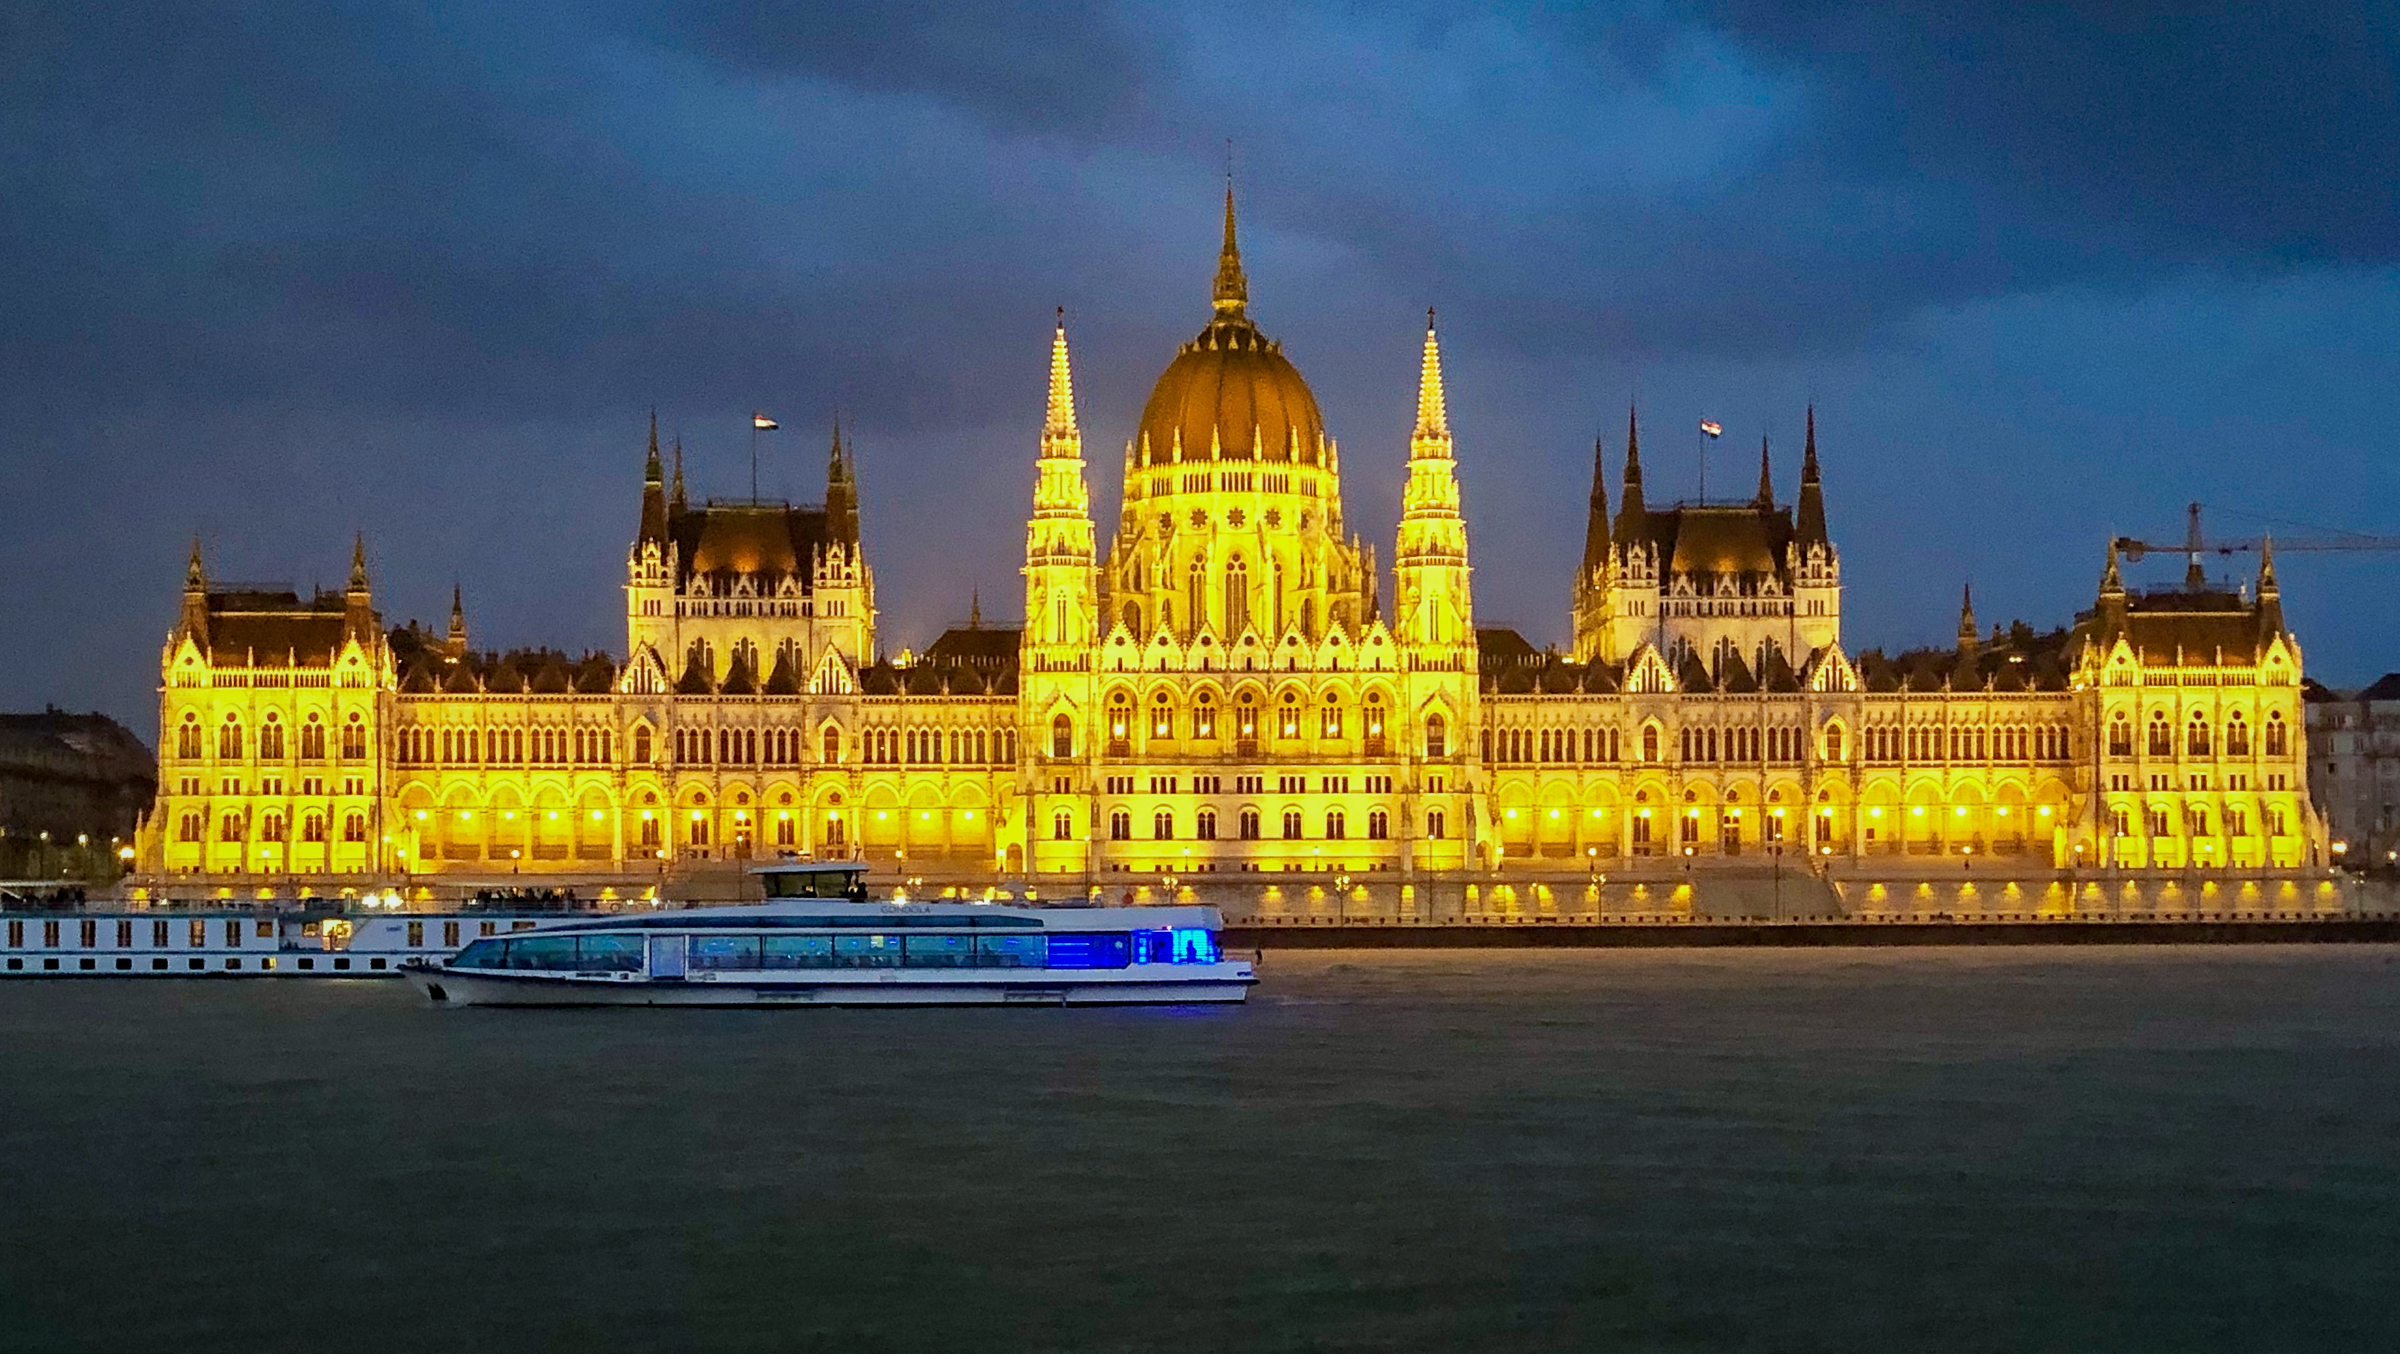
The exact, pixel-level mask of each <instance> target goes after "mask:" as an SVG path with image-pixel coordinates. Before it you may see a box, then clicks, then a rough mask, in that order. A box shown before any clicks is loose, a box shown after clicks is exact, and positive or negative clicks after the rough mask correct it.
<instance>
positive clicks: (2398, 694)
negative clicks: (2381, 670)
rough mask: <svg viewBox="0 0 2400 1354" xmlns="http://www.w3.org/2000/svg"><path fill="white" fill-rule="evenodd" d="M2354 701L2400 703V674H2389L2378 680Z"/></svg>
mask: <svg viewBox="0 0 2400 1354" xmlns="http://www.w3.org/2000/svg"><path fill="white" fill-rule="evenodd" d="M2353 699H2356V700H2362V701H2400V672H2387V673H2385V674H2383V675H2382V676H2381V677H2378V678H2376V679H2375V680H2374V681H2373V682H2372V683H2370V684H2369V685H2368V686H2367V688H2366V689H2365V690H2363V691H2361V692H2359V693H2358V695H2357V696H2356V697H2354V698H2353Z"/></svg>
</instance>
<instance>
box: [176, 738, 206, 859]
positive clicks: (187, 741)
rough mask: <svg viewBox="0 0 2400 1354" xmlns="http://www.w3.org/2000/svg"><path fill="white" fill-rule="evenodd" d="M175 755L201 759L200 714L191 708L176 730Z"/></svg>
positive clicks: (190, 759)
mask: <svg viewBox="0 0 2400 1354" xmlns="http://www.w3.org/2000/svg"><path fill="white" fill-rule="evenodd" d="M175 755H176V756H178V757H181V758H183V759H184V760H185V761H198V760H199V759H200V716H198V715H196V714H194V713H192V712H191V711H189V710H186V711H184V712H183V726H182V727H181V728H179V729H177V730H176V731H175ZM187 840H190V839H188V838H187Z"/></svg>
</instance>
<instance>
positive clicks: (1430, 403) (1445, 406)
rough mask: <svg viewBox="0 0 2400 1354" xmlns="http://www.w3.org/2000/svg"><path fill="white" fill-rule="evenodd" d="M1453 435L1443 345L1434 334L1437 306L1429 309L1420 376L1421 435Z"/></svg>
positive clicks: (1418, 409) (1436, 436) (1427, 310)
mask: <svg viewBox="0 0 2400 1354" xmlns="http://www.w3.org/2000/svg"><path fill="white" fill-rule="evenodd" d="M1449 435H1450V410H1449V403H1448V401H1447V400H1446V399H1445V398H1444V397H1443V394H1442V346H1441V343H1440V342H1439V341H1438V340H1437V339H1436V338H1435V337H1434V332H1433V308H1432V307H1430V306H1428V307H1426V310H1425V358H1424V362H1423V364H1422V366H1421V367H1420V369H1419V371H1418V375H1417V436H1418V437H1421V438H1428V437H1432V438H1438V437H1448V436H1449Z"/></svg>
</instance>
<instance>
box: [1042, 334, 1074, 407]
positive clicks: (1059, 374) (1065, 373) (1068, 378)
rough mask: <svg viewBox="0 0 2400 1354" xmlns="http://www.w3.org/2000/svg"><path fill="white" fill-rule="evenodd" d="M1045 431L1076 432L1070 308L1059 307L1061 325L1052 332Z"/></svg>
mask: <svg viewBox="0 0 2400 1354" xmlns="http://www.w3.org/2000/svg"><path fill="white" fill-rule="evenodd" d="M1042 431H1043V432H1045V433H1049V434H1052V435H1064V436H1073V435H1074V434H1075V375H1074V372H1073V371H1072V370H1071V369H1070V368H1069V366H1068V363H1067V308H1066V307H1065V306H1060V307H1059V308H1058V328H1057V329H1055V330H1053V331H1052V332H1051V335H1050V417H1049V419H1048V421H1047V422H1046V423H1045V424H1044V425H1043V428H1042Z"/></svg>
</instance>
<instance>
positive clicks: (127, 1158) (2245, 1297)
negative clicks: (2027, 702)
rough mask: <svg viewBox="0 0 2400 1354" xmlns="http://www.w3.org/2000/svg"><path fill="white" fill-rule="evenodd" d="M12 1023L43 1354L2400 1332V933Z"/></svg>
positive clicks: (131, 990)
mask: <svg viewBox="0 0 2400 1354" xmlns="http://www.w3.org/2000/svg"><path fill="white" fill-rule="evenodd" d="M1265 977H1266V980H1265V983H1264V984H1263V985H1262V987H1261V988H1260V989H1259V992H1258V995H1257V998H1256V999H1255V1000H1254V1001H1253V1002H1252V1004H1250V1005H1249V1006H1248V1007H1246V1008H1243V1009H1236V1010H1210V1011H1195V1010H1132V1011H1057V1010H1049V1011H1042V1010H994V1011H981V1010H956V1011H951V1010H936V1011H913V1012H910V1011H897V1012H895V1011H880V1012H865V1011H860V1012H852V1011H772V1012H746V1011H594V1012H578V1011H488V1010H455V1009H441V1008H433V1007H429V1006H425V1005H421V1004H419V1003H418V1002H417V1001H416V999H415V998H414V997H413V996H412V995H411V994H410V993H408V992H407V991H405V990H404V989H403V988H402V987H401V986H399V985H397V984H390V983H384V984H373V983H364V982H359V983H351V982H342V983H331V982H314V983H306V982H297V981H292V982H249V983H242V982H224V981H219V982H207V981H200V982H173V983H164V982H162V983H150V982H125V983H112V982H105V981H100V982H82V983H76V982H62V983H54V984H40V983H9V984H6V985H0V1350H9V1351H16V1350H79V1351H93V1350H161V1349H175V1350H186V1351H190V1350H244V1351H251V1350H259V1349H292V1350H337V1351H342V1352H343V1354H365V1352H366V1351H382V1350H409V1351H418V1350H428V1349H439V1350H445V1351H448V1350H548V1349H583V1350H653V1351H667V1350H688V1349H744V1350H749V1349H756V1350H863V1351H872V1350H895V1351H896V1350H928V1351H932V1350H940V1351H975V1350H1018V1349H1026V1350H1108V1351H1142V1350H1175V1351H1216V1350H1293V1351H1299V1350H1469V1349H1491V1350H1594V1349H1666V1350H1728V1349H1740V1350H1817V1349H1822V1350H1859V1349H1942V1350H1983V1349H1989V1350H2020V1349H2068V1348H2087V1349H2105V1350H2111V1351H2133V1350H2188V1349H2199V1348H2215V1349H2240V1350H2266V1349H2294V1350H2345V1349H2360V1350H2364V1349H2388V1348H2390V1347H2391V1345H2392V1340H2393V1336H2394V1332H2395V1331H2400V1270H2396V1268H2395V1262H2396V1261H2400V950H2395V949H2392V948H2387V947H2380V946H2339V947H2323V948H2310V947H2296V946H2295V947H2271V948H2259V949H2248V948H2191V949H2166V948H2152V947H2143V948H2139V949H2127V950H2086V949H2075V950H2055V951H2024V950H2014V949H2011V950H1972V949H1961V950H1933V951H1924V950H1912V951H1863V950H1860V951H1839V950H1837V951H1777V950H1754V951H1660V950H1648V951H1588V952H1558V953H1551V952H1539V953H1522V954H1512V953H1504V952H1490V951H1485V952H1476V953H1471V954H1467V953H1442V952H1432V953H1358V954H1347V955H1344V954H1322V953H1319V954H1306V953H1301V954H1273V955H1270V956H1269V957H1268V961H1267V965H1266V968H1265Z"/></svg>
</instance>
